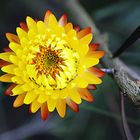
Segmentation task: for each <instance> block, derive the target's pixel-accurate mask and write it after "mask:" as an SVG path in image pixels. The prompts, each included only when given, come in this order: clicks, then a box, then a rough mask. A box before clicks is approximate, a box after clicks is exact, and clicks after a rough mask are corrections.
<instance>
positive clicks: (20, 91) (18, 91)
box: [12, 85, 24, 96]
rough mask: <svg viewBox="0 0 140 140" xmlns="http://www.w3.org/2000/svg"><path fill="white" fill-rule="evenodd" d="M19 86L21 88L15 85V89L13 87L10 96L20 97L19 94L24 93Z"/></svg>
mask: <svg viewBox="0 0 140 140" xmlns="http://www.w3.org/2000/svg"><path fill="white" fill-rule="evenodd" d="M21 86H22V85H17V86H16V87H14V88H13V89H12V92H13V94H12V95H13V96H15V95H20V94H22V93H24V91H23V90H22V88H21Z"/></svg>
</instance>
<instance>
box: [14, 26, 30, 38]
mask: <svg viewBox="0 0 140 140" xmlns="http://www.w3.org/2000/svg"><path fill="white" fill-rule="evenodd" d="M16 30H17V34H18V37H19V39H22V38H28V36H27V33H26V32H25V31H24V30H23V29H21V28H19V27H17V29H16Z"/></svg>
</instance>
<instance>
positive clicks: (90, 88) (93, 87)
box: [87, 84, 96, 90]
mask: <svg viewBox="0 0 140 140" xmlns="http://www.w3.org/2000/svg"><path fill="white" fill-rule="evenodd" d="M87 88H88V89H89V90H95V89H96V86H95V85H93V84H89V85H88V87H87Z"/></svg>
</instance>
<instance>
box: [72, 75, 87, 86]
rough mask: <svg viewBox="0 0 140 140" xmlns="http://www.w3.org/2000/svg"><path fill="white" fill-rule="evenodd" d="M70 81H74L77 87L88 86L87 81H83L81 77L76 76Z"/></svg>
mask: <svg viewBox="0 0 140 140" xmlns="http://www.w3.org/2000/svg"><path fill="white" fill-rule="evenodd" d="M72 83H74V84H75V85H76V86H77V87H79V88H86V87H87V86H88V82H87V81H85V80H84V79H83V78H81V77H79V76H77V77H76V78H75V79H74V80H73V81H72Z"/></svg>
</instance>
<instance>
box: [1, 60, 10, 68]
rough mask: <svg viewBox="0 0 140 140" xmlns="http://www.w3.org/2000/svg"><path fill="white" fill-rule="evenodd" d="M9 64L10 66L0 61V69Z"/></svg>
mask: <svg viewBox="0 0 140 140" xmlns="http://www.w3.org/2000/svg"><path fill="white" fill-rule="evenodd" d="M10 64H11V63H10V62H7V61H4V60H0V68H2V67H4V66H7V65H10Z"/></svg>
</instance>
